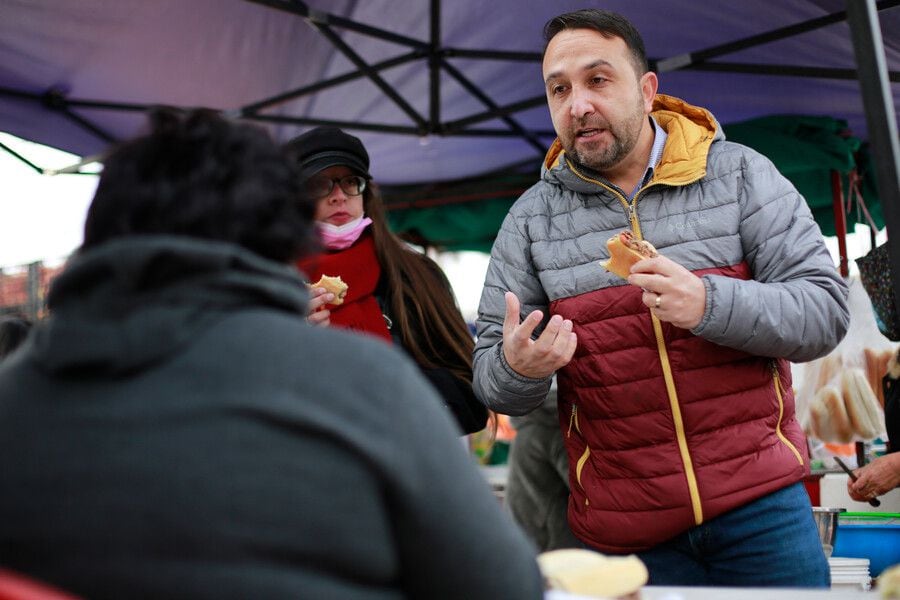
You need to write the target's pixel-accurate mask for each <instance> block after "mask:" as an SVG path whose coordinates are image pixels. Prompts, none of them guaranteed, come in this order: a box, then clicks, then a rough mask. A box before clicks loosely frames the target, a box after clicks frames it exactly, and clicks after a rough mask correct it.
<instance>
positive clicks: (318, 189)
mask: <svg viewBox="0 0 900 600" xmlns="http://www.w3.org/2000/svg"><path fill="white" fill-rule="evenodd" d="M335 183H336V184H338V185H339V186H341V191H343V192H344V193H345V194H347V195H348V196H359V195H360V194H362V193H363V191H365V189H366V179H365V177H360V176H359V175H347V176H346V177H341V178H340V179H331V178H330V177H325V176H324V175H320V176H316V177H310V178H309V180H308V181H307V182H306V191H307V192H308V193H309V194H310V195H311V196H312V197H313V198H315V199H316V200H319V199H321V198H325V197H326V196H328V195H329V194H331V191H332V190H333V189H334V184H335Z"/></svg>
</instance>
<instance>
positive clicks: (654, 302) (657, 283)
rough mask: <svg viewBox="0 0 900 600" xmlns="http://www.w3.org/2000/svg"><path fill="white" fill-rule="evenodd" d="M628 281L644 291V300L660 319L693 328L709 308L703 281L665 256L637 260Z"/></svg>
mask: <svg viewBox="0 0 900 600" xmlns="http://www.w3.org/2000/svg"><path fill="white" fill-rule="evenodd" d="M628 283H630V284H632V285H636V286H638V287H639V288H641V289H643V290H644V294H643V297H642V298H641V299H642V301H643V302H644V304H646V305H647V306H648V307H649V308H650V312H652V313H653V314H655V315H656V316H657V317H659V320H660V321H666V322H668V323H671V324H672V325H675V326H676V327H681V328H682V329H693V328H694V327H696V326H697V325H699V324H700V321H701V320H702V319H703V313H704V312H705V311H706V286H704V285H703V281H702V280H701V279H700V278H699V277H697V276H696V275H694V274H693V273H691V272H690V271H688V270H687V269H685V268H684V267H682V266H681V265H679V264H678V263H676V262H674V261H672V260H671V259H669V258H666V257H665V256H657V257H656V258H646V259H644V260H642V261H640V262H637V263H635V264H634V265H633V266H632V267H631V275H630V276H629V277H628Z"/></svg>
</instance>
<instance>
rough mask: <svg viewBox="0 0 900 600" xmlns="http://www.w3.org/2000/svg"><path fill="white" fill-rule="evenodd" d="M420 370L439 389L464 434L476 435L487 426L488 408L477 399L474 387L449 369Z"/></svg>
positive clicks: (424, 368)
mask: <svg viewBox="0 0 900 600" xmlns="http://www.w3.org/2000/svg"><path fill="white" fill-rule="evenodd" d="M419 369H420V370H421V371H422V373H423V374H424V375H425V377H427V378H428V381H430V382H431V385H433V386H434V387H435V389H437V391H438V393H439V394H440V395H441V398H442V399H443V400H444V404H445V405H446V406H447V408H449V409H450V411H451V412H452V413H453V416H454V417H456V422H457V423H459V426H460V428H462V430H463V433H467V434H468V433H475V432H476V431H481V430H482V429H484V426H485V425H486V424H487V418H488V413H487V408H486V407H485V406H484V404H482V403H481V402H479V401H478V398H476V397H475V392H473V391H472V385H471V384H469V383H466V382H465V381H462V380H460V379H459V378H458V377H455V376H454V375H453V373H451V372H450V371H449V370H447V369H429V368H427V367H422V366H420V367H419Z"/></svg>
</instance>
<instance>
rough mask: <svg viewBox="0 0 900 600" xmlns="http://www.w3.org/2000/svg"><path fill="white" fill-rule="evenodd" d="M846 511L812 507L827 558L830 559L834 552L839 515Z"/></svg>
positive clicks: (843, 509)
mask: <svg viewBox="0 0 900 600" xmlns="http://www.w3.org/2000/svg"><path fill="white" fill-rule="evenodd" d="M846 511H847V509H846V508H824V507H820V506H813V507H812V512H813V519H815V521H816V528H817V529H818V530H819V540H820V541H821V542H822V550H824V551H825V556H826V557H830V556H831V552H832V550H834V543H835V540H836V539H837V531H838V515H840V514H841V513H842V512H846Z"/></svg>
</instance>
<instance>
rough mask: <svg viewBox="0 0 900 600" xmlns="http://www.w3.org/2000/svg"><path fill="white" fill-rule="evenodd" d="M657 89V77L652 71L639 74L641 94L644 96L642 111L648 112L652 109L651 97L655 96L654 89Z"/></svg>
mask: <svg viewBox="0 0 900 600" xmlns="http://www.w3.org/2000/svg"><path fill="white" fill-rule="evenodd" d="M657 89H659V78H657V77H656V73H654V72H653V71H647V72H646V73H644V74H643V75H641V95H642V96H643V98H644V111H645V112H646V113H647V114H650V111H652V110H653V99H654V98H655V97H656V90H657Z"/></svg>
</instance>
